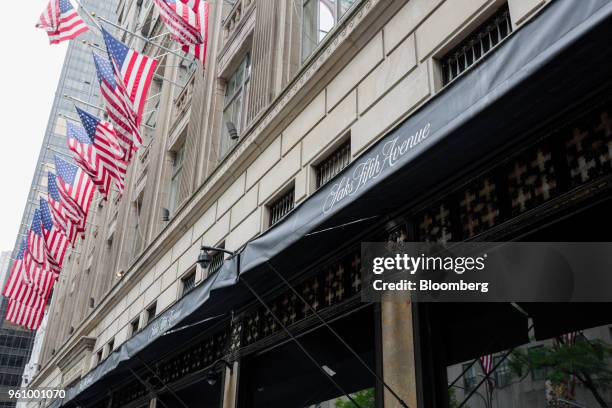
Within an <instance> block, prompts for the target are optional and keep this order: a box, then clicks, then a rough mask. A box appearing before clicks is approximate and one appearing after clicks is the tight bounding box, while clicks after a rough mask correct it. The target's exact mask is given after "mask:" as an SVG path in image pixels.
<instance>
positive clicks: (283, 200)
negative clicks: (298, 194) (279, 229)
mask: <svg viewBox="0 0 612 408" xmlns="http://www.w3.org/2000/svg"><path fill="white" fill-rule="evenodd" d="M294 193H295V189H294V188H292V189H291V191H288V192H287V193H286V194H284V195H283V196H282V197H280V198H279V199H278V200H276V201H274V202H273V203H272V204H270V206H269V208H270V226H272V225H274V224H276V223H277V222H278V221H280V219H281V218H283V217H284V216H285V215H287V214H288V213H290V212H291V210H293V206H294Z"/></svg>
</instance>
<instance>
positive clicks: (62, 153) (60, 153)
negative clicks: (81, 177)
mask: <svg viewBox="0 0 612 408" xmlns="http://www.w3.org/2000/svg"><path fill="white" fill-rule="evenodd" d="M46 148H47V150H51V151H52V152H53V153H57V154H59V155H60V156H64V157H66V158H68V159H70V160H73V157H72V156H70V155H69V154H66V153H64V152H61V151H59V150H57V149H54V148H52V147H50V146H48V145H47V146H46Z"/></svg>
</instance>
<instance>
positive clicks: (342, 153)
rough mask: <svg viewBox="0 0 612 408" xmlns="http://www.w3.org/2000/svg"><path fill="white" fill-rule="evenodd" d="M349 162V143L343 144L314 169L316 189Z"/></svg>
mask: <svg viewBox="0 0 612 408" xmlns="http://www.w3.org/2000/svg"><path fill="white" fill-rule="evenodd" d="M350 162H351V141H350V140H348V141H347V142H345V143H343V144H342V145H341V146H340V147H338V148H337V149H336V150H334V151H333V152H332V153H331V154H330V155H329V156H327V158H326V159H325V160H323V161H322V162H321V163H319V165H317V167H316V172H317V188H319V187H321V186H323V185H324V184H325V183H327V182H328V181H329V180H331V179H332V178H334V176H335V175H336V174H338V173H340V171H342V169H344V168H345V167H346V166H347V165H348V164H349V163H350Z"/></svg>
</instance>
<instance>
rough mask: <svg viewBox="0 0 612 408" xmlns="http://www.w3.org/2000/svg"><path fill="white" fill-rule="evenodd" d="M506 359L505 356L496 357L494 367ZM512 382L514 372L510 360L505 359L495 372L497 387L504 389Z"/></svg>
mask: <svg viewBox="0 0 612 408" xmlns="http://www.w3.org/2000/svg"><path fill="white" fill-rule="evenodd" d="M502 358H504V356H496V357H495V358H494V359H493V363H494V366H495V365H497V364H499V362H500V360H501V359H502ZM511 381H512V370H511V369H510V363H509V360H508V358H506V359H504V361H503V362H502V363H501V364H499V366H497V369H496V370H495V384H496V385H497V387H499V388H502V387H506V386H508V385H509V384H510V382H511Z"/></svg>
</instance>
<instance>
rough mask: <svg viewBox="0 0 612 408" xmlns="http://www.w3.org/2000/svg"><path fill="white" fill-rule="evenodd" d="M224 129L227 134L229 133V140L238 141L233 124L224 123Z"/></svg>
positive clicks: (236, 130) (236, 131)
mask: <svg viewBox="0 0 612 408" xmlns="http://www.w3.org/2000/svg"><path fill="white" fill-rule="evenodd" d="M225 127H226V128H227V133H229V137H230V139H232V140H238V129H236V125H234V122H225Z"/></svg>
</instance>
